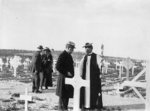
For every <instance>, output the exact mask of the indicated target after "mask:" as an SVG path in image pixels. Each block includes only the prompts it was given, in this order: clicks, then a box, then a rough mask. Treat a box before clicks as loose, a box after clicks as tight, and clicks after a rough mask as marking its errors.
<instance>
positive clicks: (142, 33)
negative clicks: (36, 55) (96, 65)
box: [0, 0, 150, 59]
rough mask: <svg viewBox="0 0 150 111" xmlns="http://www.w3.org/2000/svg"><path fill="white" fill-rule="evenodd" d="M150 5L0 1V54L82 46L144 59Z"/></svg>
mask: <svg viewBox="0 0 150 111" xmlns="http://www.w3.org/2000/svg"><path fill="white" fill-rule="evenodd" d="M149 36H150V0H0V49H27V50H36V48H37V46H38V45H43V46H44V47H49V48H51V49H52V48H53V49H54V50H64V49H65V44H66V43H67V42H68V41H73V42H75V44H76V49H75V51H84V48H83V47H82V46H83V45H84V44H85V43H86V42H90V43H93V47H94V49H93V51H94V52H96V53H98V54H100V53H101V45H102V44H104V55H106V56H116V57H131V58H135V59H145V58H147V57H148V55H149V47H150V45H149V44H150V37H149Z"/></svg>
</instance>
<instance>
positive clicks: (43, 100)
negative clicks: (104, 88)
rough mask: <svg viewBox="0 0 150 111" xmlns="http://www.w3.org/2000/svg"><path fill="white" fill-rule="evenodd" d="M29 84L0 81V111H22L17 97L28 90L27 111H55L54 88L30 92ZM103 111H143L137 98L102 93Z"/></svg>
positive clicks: (22, 103)
mask: <svg viewBox="0 0 150 111" xmlns="http://www.w3.org/2000/svg"><path fill="white" fill-rule="evenodd" d="M31 86H32V84H31V83H24V82H19V81H17V80H1V81H0V95H1V96H0V111H24V101H23V100H20V98H19V96H20V95H23V94H25V88H26V87H27V88H28V95H31V96H32V98H33V100H32V101H29V103H28V109H29V111H57V110H58V109H57V106H58V97H57V96H56V95H55V87H49V89H48V90H43V93H41V94H36V93H32V92H31ZM103 103H104V106H105V110H104V111H112V110H113V111H144V107H145V106H144V104H143V102H142V101H141V100H140V99H138V98H128V97H124V98H123V97H120V96H118V95H115V94H113V93H108V92H107V93H106V92H103ZM72 106H73V100H72V99H71V100H70V102H69V110H70V111H71V110H72Z"/></svg>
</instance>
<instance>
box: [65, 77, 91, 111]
mask: <svg viewBox="0 0 150 111" xmlns="http://www.w3.org/2000/svg"><path fill="white" fill-rule="evenodd" d="M65 84H70V85H72V86H73V87H74V95H73V98H74V102H73V111H80V107H79V104H80V88H81V87H82V86H84V87H89V81H88V80H83V79H82V78H81V77H80V75H79V74H75V75H74V77H73V78H66V79H65Z"/></svg>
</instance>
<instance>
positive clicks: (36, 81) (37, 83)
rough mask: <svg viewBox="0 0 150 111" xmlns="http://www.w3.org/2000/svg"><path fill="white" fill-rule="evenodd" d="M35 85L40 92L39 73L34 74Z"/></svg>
mask: <svg viewBox="0 0 150 111" xmlns="http://www.w3.org/2000/svg"><path fill="white" fill-rule="evenodd" d="M33 83H34V84H35V85H34V86H35V90H36V91H38V90H39V73H35V74H34V82H33Z"/></svg>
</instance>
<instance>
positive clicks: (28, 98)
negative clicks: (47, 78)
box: [20, 88, 32, 111]
mask: <svg viewBox="0 0 150 111" xmlns="http://www.w3.org/2000/svg"><path fill="white" fill-rule="evenodd" d="M20 99H21V100H25V111H28V101H32V96H30V95H28V89H27V88H25V95H20Z"/></svg>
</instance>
